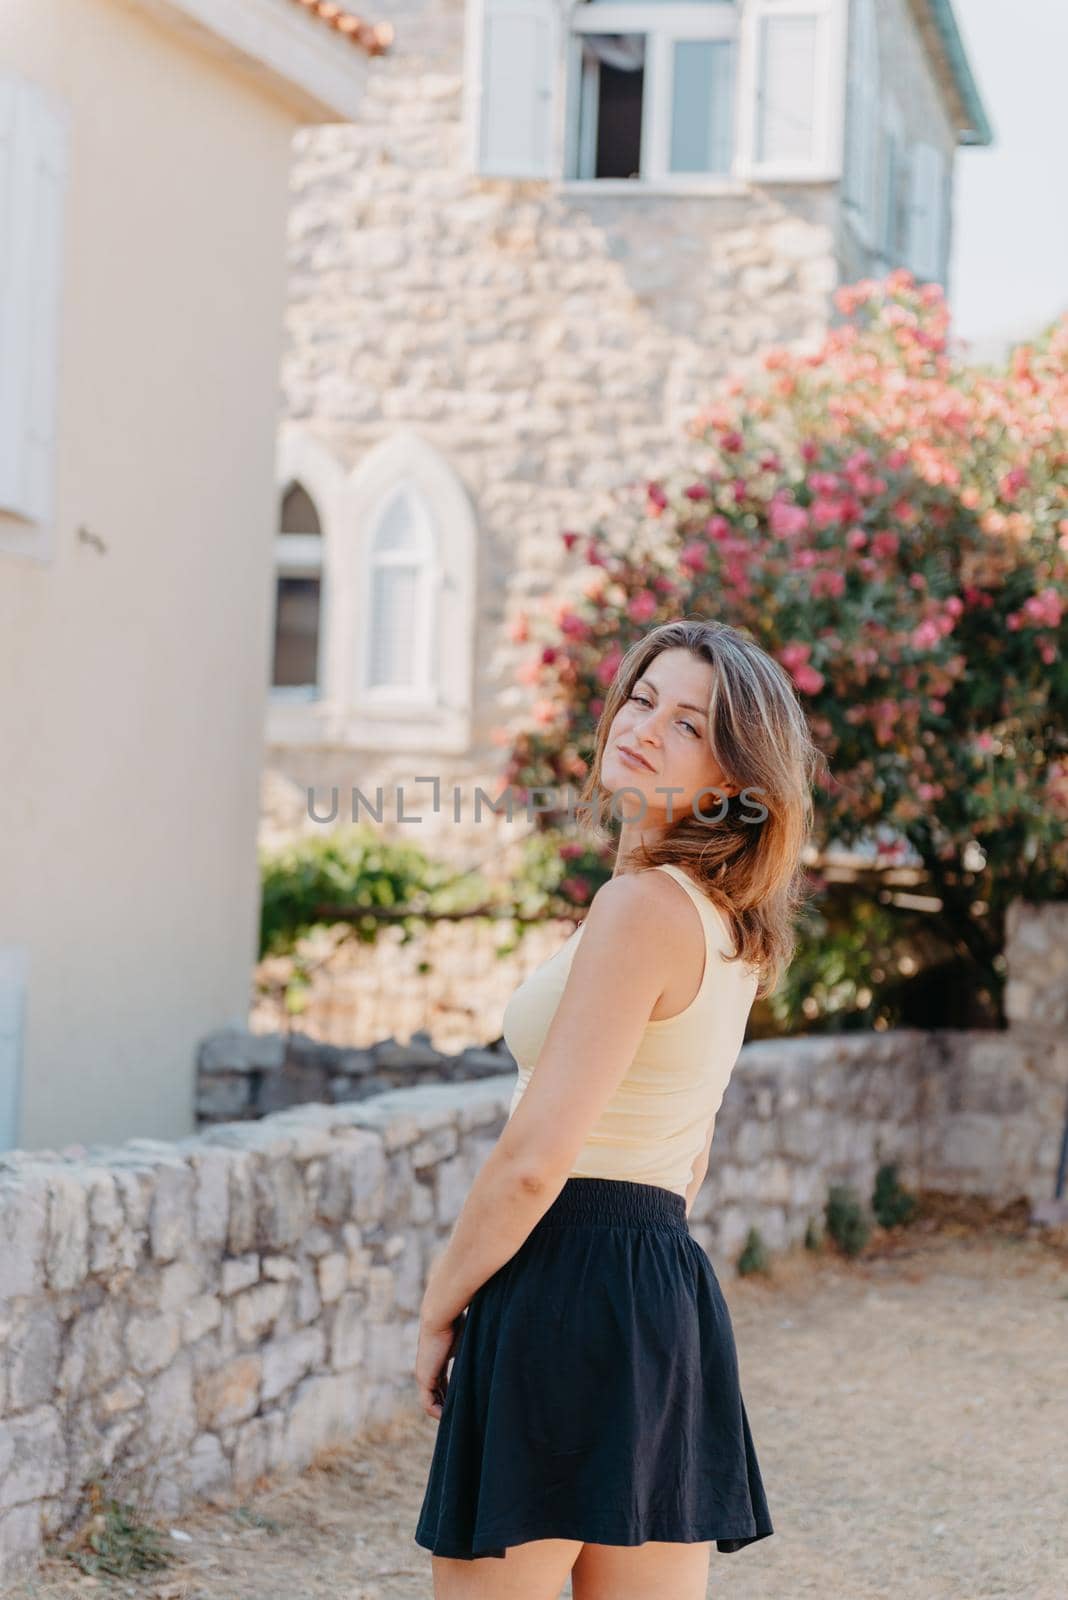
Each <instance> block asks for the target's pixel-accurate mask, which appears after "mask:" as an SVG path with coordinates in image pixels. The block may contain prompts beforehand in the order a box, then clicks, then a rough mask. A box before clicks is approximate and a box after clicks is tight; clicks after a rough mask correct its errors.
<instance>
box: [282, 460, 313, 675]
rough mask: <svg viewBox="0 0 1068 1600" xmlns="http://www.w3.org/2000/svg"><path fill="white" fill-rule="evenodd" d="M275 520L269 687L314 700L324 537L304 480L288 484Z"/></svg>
mask: <svg viewBox="0 0 1068 1600" xmlns="http://www.w3.org/2000/svg"><path fill="white" fill-rule="evenodd" d="M278 521H279V526H278V537H277V540H276V544H275V566H276V573H277V577H276V580H275V585H276V586H275V608H274V662H273V666H272V671H271V685H272V688H274V689H276V690H281V691H283V692H284V693H286V694H287V695H293V696H294V697H298V698H308V699H312V698H314V697H315V696H316V695H317V694H318V692H319V637H320V615H321V609H322V579H323V539H322V526H321V524H320V521H319V513H318V511H317V509H316V506H315V502H314V500H313V499H312V497H311V495H310V494H309V493H308V491H307V490H306V489H305V488H304V486H303V484H301V483H298V482H292V483H290V484H289V485H288V487H287V488H286V490H285V491H284V493H283V495H282V499H281V506H280V510H279V519H278Z"/></svg>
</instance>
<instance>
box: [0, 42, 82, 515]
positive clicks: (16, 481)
mask: <svg viewBox="0 0 1068 1600" xmlns="http://www.w3.org/2000/svg"><path fill="white" fill-rule="evenodd" d="M67 140H68V119H67V113H66V111H65V110H61V109H59V108H58V107H57V106H56V105H55V104H54V103H53V102H52V100H51V98H50V97H48V96H46V95H45V94H44V93H43V91H42V90H41V89H39V88H38V87H37V85H36V84H33V83H30V82H28V81H27V80H25V79H23V78H19V77H16V76H15V75H13V74H3V75H0V509H3V510H4V511H8V512H12V513H14V514H16V515H18V516H21V517H25V518H26V519H27V520H29V521H31V522H36V523H41V524H46V523H48V522H49V521H50V520H51V518H52V515H53V506H54V490H55V481H54V480H55V452H56V409H57V390H58V376H59V349H60V342H59V326H60V284H61V277H62V253H63V239H62V221H63V194H64V189H65V186H66V178H67Z"/></svg>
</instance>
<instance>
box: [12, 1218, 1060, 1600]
mask: <svg viewBox="0 0 1068 1600" xmlns="http://www.w3.org/2000/svg"><path fill="white" fill-rule="evenodd" d="M721 1281H722V1283H723V1287H724V1291H725V1293H726V1294H727V1297H728V1300H729V1302H730V1306H731V1313H732V1317H733V1320H734V1326H735V1332H736V1336H737V1341H738V1348H739V1355H740V1361H741V1371H742V1384H743V1391H744V1393H745V1397H746V1406H747V1409H748V1412H749V1416H750V1421H751V1423H752V1426H753V1432H754V1436H755V1439H756V1443H757V1449H758V1451H759V1454H760V1461H761V1466H762V1469H763V1473H764V1479H765V1486H766V1488H767V1493H768V1500H769V1504H770V1506H771V1511H772V1517H773V1519H774V1522H775V1527H776V1532H775V1535H774V1536H773V1537H772V1538H770V1539H766V1540H763V1541H761V1543H759V1544H757V1545H754V1546H751V1547H750V1548H749V1549H747V1550H741V1551H737V1552H735V1553H734V1554H732V1555H720V1554H719V1553H718V1552H715V1551H713V1555H712V1580H711V1585H710V1591H709V1592H710V1594H713V1593H714V1594H716V1595H721V1594H722V1595H726V1596H733V1597H743V1600H772V1597H773V1600H803V1597H805V1596H819V1597H820V1600H828V1597H834V1600H847V1597H848V1600H884V1597H885V1600H891V1597H892V1600H980V1597H982V1600H988V1597H989V1600H994V1597H1002V1596H1004V1597H1011V1600H1023V1597H1026V1600H1064V1597H1065V1596H1066V1595H1068V1517H1066V1516H1065V1506H1066V1505H1068V1445H1066V1440H1068V1230H1066V1229H1060V1230H1057V1231H1056V1232H1054V1231H1052V1230H1050V1231H1045V1232H1042V1233H1040V1232H1038V1231H1037V1230H1035V1229H1031V1228H1029V1227H1028V1225H1027V1214H1026V1207H1022V1206H1021V1207H1015V1208H1012V1207H1010V1208H1008V1209H1007V1210H1004V1211H1000V1212H999V1211H994V1210H992V1209H991V1208H990V1207H989V1206H987V1205H985V1204H984V1203H983V1202H981V1201H972V1200H955V1199H952V1198H946V1197H939V1196H933V1195H927V1196H924V1203H923V1209H922V1213H921V1217H920V1220H919V1221H917V1222H916V1223H914V1224H912V1225H911V1226H910V1227H909V1228H907V1229H905V1230H899V1231H895V1232H892V1233H883V1232H881V1231H880V1230H876V1232H875V1233H874V1235H873V1237H872V1240H871V1242H870V1243H869V1244H868V1246H867V1247H866V1249H865V1250H864V1252H863V1254H862V1255H861V1256H860V1257H859V1258H857V1259H856V1260H854V1261H847V1260H845V1259H843V1258H841V1257H838V1256H836V1255H835V1254H833V1253H832V1252H830V1251H823V1252H817V1253H813V1252H807V1251H805V1250H803V1249H797V1250H795V1251H791V1252H789V1253H787V1254H785V1255H782V1256H778V1257H775V1258H774V1259H773V1265H772V1273H771V1276H770V1277H769V1278H766V1279H765V1278H761V1277H756V1278H747V1279H744V1280H741V1279H735V1278H733V1277H732V1276H729V1275H728V1274H727V1273H723V1274H721ZM435 1428H436V1424H435V1423H434V1422H433V1421H432V1420H431V1419H430V1418H427V1417H423V1416H421V1415H418V1414H417V1415H415V1416H413V1417H412V1418H411V1419H409V1420H407V1421H402V1422H398V1423H395V1424H391V1425H389V1426H387V1427H382V1428H379V1429H377V1430H375V1431H374V1432H373V1433H372V1434H369V1435H368V1436H367V1437H365V1438H363V1439H361V1440H360V1441H359V1443H358V1444H354V1445H352V1446H349V1447H346V1448H345V1449H341V1450H335V1451H332V1452H329V1453H326V1454H324V1455H322V1456H321V1457H320V1458H319V1460H318V1461H317V1463H316V1464H315V1466H314V1467H313V1468H310V1469H309V1470H308V1471H306V1472H304V1473H302V1474H292V1475H289V1476H287V1477H285V1478H282V1477H279V1478H277V1479H274V1480H269V1481H268V1480H264V1481H261V1483H260V1484H258V1485H257V1486H256V1487H255V1489H254V1490H253V1491H251V1492H249V1493H248V1494H247V1495H245V1496H244V1497H243V1498H242V1499H240V1500H237V1499H233V1500H231V1501H229V1502H227V1503H225V1504H219V1505H216V1506H204V1507H202V1508H200V1509H198V1510H197V1511H196V1512H195V1513H192V1514H190V1515H187V1516H185V1517H183V1518H182V1519H181V1520H180V1521H179V1522H177V1523H174V1524H173V1525H172V1526H173V1527H174V1528H176V1529H177V1531H178V1532H179V1533H181V1534H183V1535H186V1536H187V1537H185V1538H182V1539H175V1538H173V1536H172V1535H170V1534H169V1533H168V1538H169V1541H170V1544H171V1545H172V1546H173V1551H174V1561H173V1564H172V1565H171V1566H170V1567H169V1568H168V1569H166V1570H165V1571H162V1572H149V1573H145V1574H144V1575H142V1576H140V1577H138V1578H136V1579H117V1578H116V1579H112V1578H97V1579H93V1578H89V1577H86V1576H83V1575H82V1574H80V1573H79V1572H78V1571H77V1570H76V1569H75V1568H74V1567H73V1566H72V1565H71V1563H70V1562H69V1561H65V1560H62V1559H60V1558H59V1557H58V1556H52V1557H50V1558H49V1559H48V1560H47V1561H46V1562H44V1563H43V1564H42V1565H41V1567H40V1569H39V1571H38V1572H37V1573H36V1574H35V1575H34V1576H33V1578H32V1579H27V1580H25V1582H24V1583H23V1584H22V1585H18V1584H16V1585H14V1586H13V1587H12V1588H11V1589H10V1590H9V1591H8V1593H9V1595H10V1597H11V1600H31V1597H32V1600H75V1597H83V1600H84V1597H85V1596H87V1595H89V1594H96V1595H101V1596H107V1597H108V1600H111V1597H118V1596H120V1595H121V1596H138V1597H140V1600H148V1597H151V1600H324V1597H326V1596H330V1597H331V1600H417V1597H418V1600H423V1597H429V1596H430V1595H431V1593H432V1589H431V1581H430V1557H429V1555H428V1553H427V1552H426V1551H424V1550H422V1549H420V1548H419V1547H418V1546H417V1545H416V1544H415V1543H414V1541H413V1540H412V1530H413V1529H414V1527H415V1522H416V1518H417V1516H418V1512H419V1506H420V1502H421V1499H422V1491H423V1485H424V1482H425V1478H426V1469H427V1465H428V1463H429V1459H430V1452H431V1449H432V1446H433V1439H434V1430H435ZM565 1593H566V1591H565ZM657 1600H660V1597H657Z"/></svg>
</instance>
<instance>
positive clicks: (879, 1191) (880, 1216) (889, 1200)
mask: <svg viewBox="0 0 1068 1600" xmlns="http://www.w3.org/2000/svg"><path fill="white" fill-rule="evenodd" d="M871 1208H872V1211H873V1212H874V1213H875V1220H876V1222H877V1223H878V1224H879V1226H880V1227H881V1228H896V1227H897V1226H898V1225H899V1224H901V1223H905V1222H910V1221H911V1220H912V1218H913V1217H914V1216H915V1214H916V1208H917V1202H916V1198H915V1196H914V1195H911V1194H909V1193H908V1191H907V1190H906V1189H903V1188H902V1187H901V1185H900V1184H899V1183H898V1181H897V1164H896V1163H895V1162H884V1163H883V1165H882V1166H881V1167H880V1168H879V1171H878V1172H877V1173H876V1176H875V1188H874V1189H873V1190H872V1196H871Z"/></svg>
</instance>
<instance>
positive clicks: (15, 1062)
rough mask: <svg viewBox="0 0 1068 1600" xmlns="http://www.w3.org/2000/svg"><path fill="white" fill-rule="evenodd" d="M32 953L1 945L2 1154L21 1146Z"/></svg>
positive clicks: (23, 947)
mask: <svg viewBox="0 0 1068 1600" xmlns="http://www.w3.org/2000/svg"><path fill="white" fill-rule="evenodd" d="M28 976H29V951H28V950H27V948H26V946H25V945H0V1151H2V1150H13V1149H15V1148H16V1147H17V1145H18V1142H19V1119H20V1116H21V1112H22V1047H23V1030H24V1025H25V1008H26V984H27V979H28Z"/></svg>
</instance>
